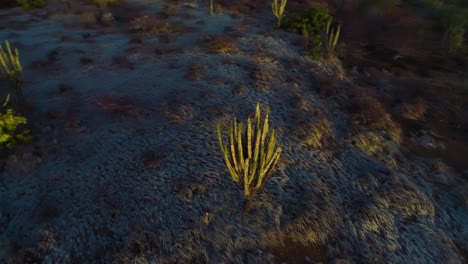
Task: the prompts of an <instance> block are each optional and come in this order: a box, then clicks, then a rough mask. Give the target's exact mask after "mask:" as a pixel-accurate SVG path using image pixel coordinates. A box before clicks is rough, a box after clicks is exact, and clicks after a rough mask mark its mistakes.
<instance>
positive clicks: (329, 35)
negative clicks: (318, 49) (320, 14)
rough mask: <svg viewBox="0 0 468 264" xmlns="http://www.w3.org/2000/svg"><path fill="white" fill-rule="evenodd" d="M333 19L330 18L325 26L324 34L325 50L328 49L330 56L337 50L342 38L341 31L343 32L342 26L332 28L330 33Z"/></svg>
mask: <svg viewBox="0 0 468 264" xmlns="http://www.w3.org/2000/svg"><path fill="white" fill-rule="evenodd" d="M332 20H333V18H330V19H329V20H328V22H327V25H326V26H325V32H324V41H323V42H324V43H325V48H326V49H327V53H328V55H331V54H333V51H334V50H335V47H336V44H337V43H338V38H339V37H340V31H341V25H338V28H337V29H336V32H335V29H334V28H332V29H331V31H330V25H331V22H332Z"/></svg>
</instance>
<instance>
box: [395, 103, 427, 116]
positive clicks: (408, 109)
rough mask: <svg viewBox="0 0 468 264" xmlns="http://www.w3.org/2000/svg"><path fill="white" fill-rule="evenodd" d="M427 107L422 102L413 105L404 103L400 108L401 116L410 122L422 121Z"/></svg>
mask: <svg viewBox="0 0 468 264" xmlns="http://www.w3.org/2000/svg"><path fill="white" fill-rule="evenodd" d="M428 108H429V106H428V105H427V103H426V102H425V101H424V100H418V101H416V102H415V103H404V104H403V105H402V106H401V107H400V113H401V116H402V117H404V118H406V119H410V120H424V117H425V115H426V113H427V110H428Z"/></svg>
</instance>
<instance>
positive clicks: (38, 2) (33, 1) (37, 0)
mask: <svg viewBox="0 0 468 264" xmlns="http://www.w3.org/2000/svg"><path fill="white" fill-rule="evenodd" d="M16 2H17V3H18V4H20V5H21V6H22V7H23V8H24V9H26V10H31V9H35V8H42V7H44V6H45V1H44V0H16Z"/></svg>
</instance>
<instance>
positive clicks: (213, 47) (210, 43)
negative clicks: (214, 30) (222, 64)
mask: <svg viewBox="0 0 468 264" xmlns="http://www.w3.org/2000/svg"><path fill="white" fill-rule="evenodd" d="M202 43H203V44H204V46H205V47H206V48H207V50H208V52H209V53H215V54H232V53H234V52H236V51H238V48H237V46H236V43H235V42H234V40H233V39H232V38H230V37H226V36H210V37H208V38H205V39H202Z"/></svg>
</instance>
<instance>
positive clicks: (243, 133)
mask: <svg viewBox="0 0 468 264" xmlns="http://www.w3.org/2000/svg"><path fill="white" fill-rule="evenodd" d="M268 114H269V108H268V107H267V110H266V115H265V119H264V121H263V126H260V123H261V121H260V119H261V117H260V104H259V103H257V108H256V112H255V117H254V120H251V118H248V119H247V126H246V127H245V128H244V126H243V124H242V123H239V124H238V123H237V120H236V119H234V120H232V121H231V123H230V125H229V129H228V132H229V137H228V138H229V144H228V145H227V144H226V145H225V144H224V143H223V139H222V135H221V127H220V125H219V124H218V125H217V132H218V139H219V144H220V147H221V151H222V152H223V154H224V161H225V163H226V167H227V168H228V171H229V173H230V174H231V177H232V179H233V180H234V182H236V183H237V184H239V185H240V186H241V187H243V189H244V196H245V198H246V203H245V211H247V212H249V211H250V210H251V208H252V198H253V196H254V195H255V193H256V191H257V190H258V189H260V188H261V187H262V186H263V184H265V182H266V180H267V179H268V177H269V176H270V175H271V173H272V172H273V170H274V168H275V166H276V164H277V162H278V160H279V157H280V153H281V150H282V146H281V145H279V146H277V142H276V132H275V131H274V130H272V131H271V133H268V132H269V125H268ZM252 123H253V124H252Z"/></svg>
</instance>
